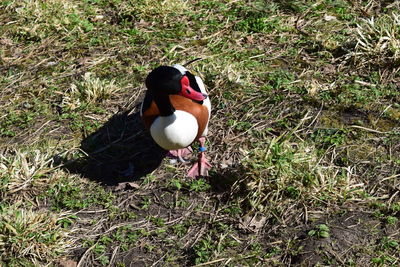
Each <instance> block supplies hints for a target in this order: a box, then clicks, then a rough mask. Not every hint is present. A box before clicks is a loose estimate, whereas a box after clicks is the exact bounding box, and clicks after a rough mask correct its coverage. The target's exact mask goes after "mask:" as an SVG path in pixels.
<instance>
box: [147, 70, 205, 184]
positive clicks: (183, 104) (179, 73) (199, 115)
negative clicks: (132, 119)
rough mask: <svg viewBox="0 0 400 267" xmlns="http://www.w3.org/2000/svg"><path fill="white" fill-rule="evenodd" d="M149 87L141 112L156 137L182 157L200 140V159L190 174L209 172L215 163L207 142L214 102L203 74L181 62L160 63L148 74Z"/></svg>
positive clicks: (151, 132) (196, 174)
mask: <svg viewBox="0 0 400 267" xmlns="http://www.w3.org/2000/svg"><path fill="white" fill-rule="evenodd" d="M146 87H147V91H146V95H145V98H144V100H143V103H142V106H141V109H140V116H141V117H142V120H143V122H144V125H145V127H146V128H147V129H148V130H149V131H150V134H151V136H152V138H153V139H154V141H155V142H156V143H157V144H158V145H159V146H160V147H162V148H164V149H165V150H169V152H170V155H172V156H174V157H176V158H178V159H179V160H181V161H184V160H183V158H182V157H184V156H186V155H187V154H188V153H190V151H191V149H190V145H191V144H192V143H193V142H195V141H199V143H200V147H199V154H198V162H197V163H196V164H194V165H193V167H192V168H191V169H190V170H189V172H188V176H189V177H196V176H204V175H207V174H208V170H209V169H210V168H211V165H210V163H209V162H208V161H207V159H206V156H205V150H206V149H205V146H204V144H205V136H206V135H207V132H208V122H209V119H210V114H211V102H210V99H209V98H208V95H207V92H206V89H205V86H204V83H203V81H202V80H201V78H200V77H198V76H195V75H193V74H192V73H190V72H189V71H188V70H187V69H186V68H185V67H184V66H182V65H179V64H175V65H173V66H160V67H157V68H156V69H154V70H153V71H151V72H150V74H149V75H148V76H147V78H146Z"/></svg>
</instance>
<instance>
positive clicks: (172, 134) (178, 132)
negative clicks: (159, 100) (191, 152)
mask: <svg viewBox="0 0 400 267" xmlns="http://www.w3.org/2000/svg"><path fill="white" fill-rule="evenodd" d="M198 128H199V126H198V125H197V120H196V118H195V117H194V116H193V115H192V114H190V113H188V112H185V111H182V110H176V111H175V112H174V114H172V115H170V116H166V117H162V116H159V117H157V118H156V119H155V120H154V122H153V123H152V125H151V127H150V133H151V136H152V137H153V139H154V141H156V143H157V144H158V145H159V146H161V147H162V148H164V149H166V150H174V149H180V148H185V147H187V146H189V145H190V144H191V143H193V141H194V139H195V138H196V136H197V132H198Z"/></svg>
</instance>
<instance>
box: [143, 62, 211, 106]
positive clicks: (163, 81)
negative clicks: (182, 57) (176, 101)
mask: <svg viewBox="0 0 400 267" xmlns="http://www.w3.org/2000/svg"><path fill="white" fill-rule="evenodd" d="M188 75H189V74H188V73H186V74H182V73H181V72H180V71H179V70H178V69H177V68H174V67H169V66H160V67H157V68H155V69H154V70H153V71H152V72H150V74H149V75H148V76H147V78H146V87H147V89H149V90H150V92H152V93H153V94H154V96H155V97H157V96H159V97H163V96H164V97H165V96H167V95H181V96H183V97H186V98H189V99H192V100H194V101H203V100H204V99H205V98H206V97H207V95H205V94H202V93H201V92H200V90H199V91H196V90H195V89H193V88H192V87H191V84H190V80H189V77H188ZM192 76H193V75H192ZM193 79H195V78H194V76H193ZM194 82H195V81H194ZM197 87H198V86H197Z"/></svg>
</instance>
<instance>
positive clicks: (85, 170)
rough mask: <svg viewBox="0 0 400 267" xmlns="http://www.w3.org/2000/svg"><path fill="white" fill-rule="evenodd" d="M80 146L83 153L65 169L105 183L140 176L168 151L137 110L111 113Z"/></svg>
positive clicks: (138, 177)
mask: <svg viewBox="0 0 400 267" xmlns="http://www.w3.org/2000/svg"><path fill="white" fill-rule="evenodd" d="M80 148H81V150H82V151H83V152H84V154H85V155H84V156H82V157H80V158H78V159H74V160H69V161H67V162H66V163H65V164H64V168H66V169H67V170H68V171H70V172H72V173H78V174H80V175H82V176H83V177H87V178H89V179H91V180H94V181H98V182H101V183H103V184H106V185H116V184H118V183H120V182H127V181H134V180H138V179H140V178H141V177H143V176H145V175H146V174H148V173H151V172H152V171H154V170H155V169H156V168H157V167H159V166H160V164H161V162H162V160H163V158H164V157H165V156H166V154H167V151H166V150H164V149H162V148H160V147H159V146H158V145H157V144H156V143H155V142H154V141H153V139H152V138H151V136H150V134H149V133H148V131H146V130H145V128H144V126H143V123H142V121H141V118H140V114H139V112H136V113H134V114H130V111H125V112H121V113H117V114H115V115H114V116H112V117H111V118H110V119H109V120H108V121H107V122H106V123H105V124H104V125H103V126H102V127H101V128H100V129H98V130H97V131H96V132H94V133H92V134H91V135H89V136H88V137H86V138H84V139H83V140H82V142H81V145H80ZM64 162H65V161H64Z"/></svg>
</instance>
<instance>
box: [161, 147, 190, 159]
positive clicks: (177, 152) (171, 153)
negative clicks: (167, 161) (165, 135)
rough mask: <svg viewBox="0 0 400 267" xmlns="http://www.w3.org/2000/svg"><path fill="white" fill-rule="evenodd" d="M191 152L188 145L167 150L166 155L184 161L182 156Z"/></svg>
mask: <svg viewBox="0 0 400 267" xmlns="http://www.w3.org/2000/svg"><path fill="white" fill-rule="evenodd" d="M192 152H193V150H192V148H191V147H190V146H188V147H185V148H181V149H177V150H170V151H169V152H168V155H167V156H169V157H171V158H174V159H177V160H178V161H179V162H186V160H185V159H184V157H186V156H187V155H190V154H192Z"/></svg>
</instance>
